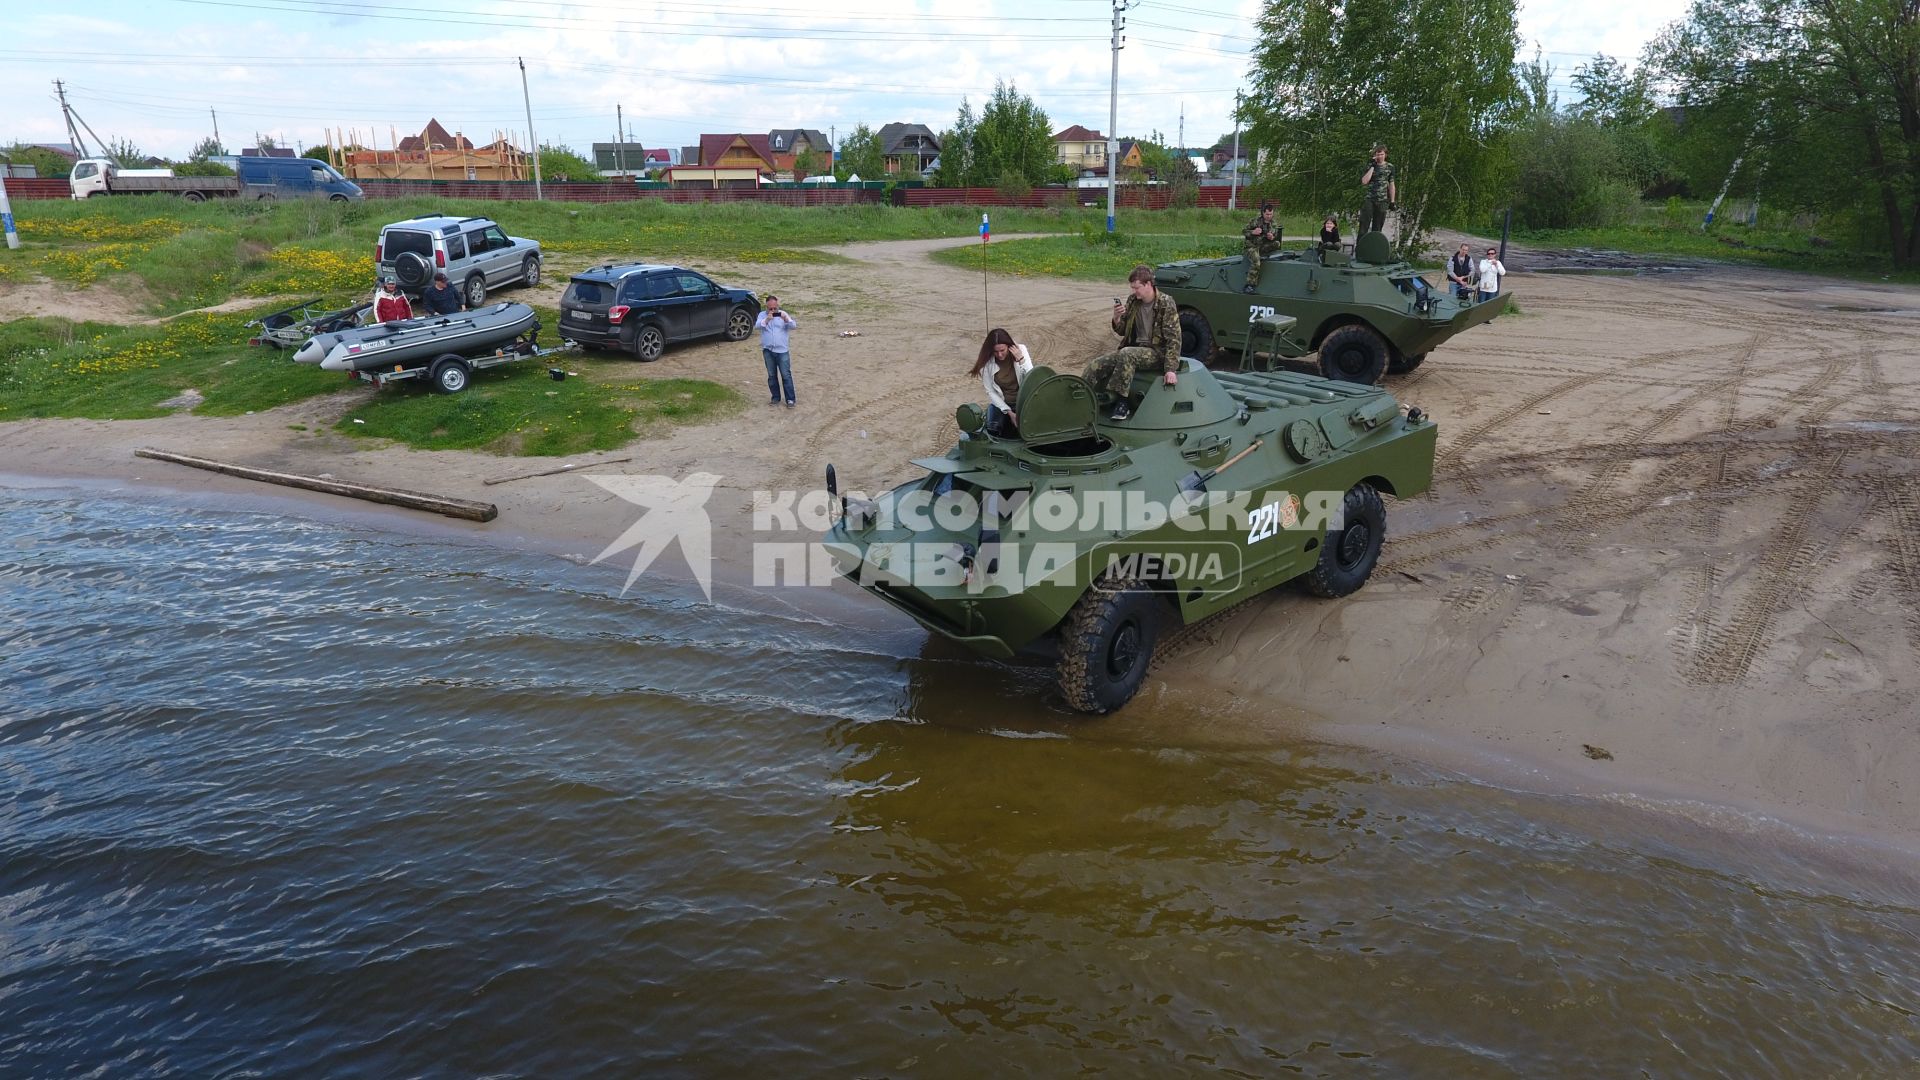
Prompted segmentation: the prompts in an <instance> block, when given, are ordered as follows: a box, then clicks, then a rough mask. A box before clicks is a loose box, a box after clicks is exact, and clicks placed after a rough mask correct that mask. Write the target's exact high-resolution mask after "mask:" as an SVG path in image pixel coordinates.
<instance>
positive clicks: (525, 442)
mask: <svg viewBox="0 0 1920 1080" xmlns="http://www.w3.org/2000/svg"><path fill="white" fill-rule="evenodd" d="M614 363H621V362H618V361H587V360H582V359H576V358H571V357H569V358H567V359H566V360H563V361H562V364H564V365H566V366H567V367H568V368H569V369H572V370H579V369H580V368H581V367H582V366H586V367H598V366H603V365H611V364H614ZM623 366H624V365H623ZM589 374H595V373H593V372H590V373H589ZM745 405H746V399H745V398H742V397H741V396H740V395H739V394H737V393H735V392H734V391H733V390H732V389H730V388H728V387H725V386H721V385H719V384H717V383H710V382H704V381H702V380H699V379H638V380H633V379H629V380H628V381H624V382H607V381H601V380H599V379H596V378H577V379H574V378H570V379H566V380H564V381H562V382H554V381H553V380H552V379H550V378H548V377H547V373H546V365H543V364H540V363H539V362H538V361H533V362H521V363H516V364H509V365H505V366H503V367H498V368H491V369H488V370H486V371H481V372H476V373H475V374H474V378H473V381H472V383H471V384H470V385H469V386H468V387H467V389H466V390H465V391H463V392H461V393H458V394H435V393H430V392H428V391H427V389H426V387H424V386H413V385H407V384H396V385H393V386H389V387H387V388H385V389H383V390H381V391H380V392H379V395H378V396H377V397H376V398H375V399H374V400H372V401H369V402H367V403H366V404H365V405H362V406H360V407H359V408H357V409H355V410H353V411H352V412H350V413H348V414H347V415H346V416H345V417H343V418H342V419H341V420H340V423H339V424H338V425H337V429H338V430H339V431H341V432H343V433H346V434H349V435H355V436H361V437H365V438H376V439H393V440H395V441H397V442H401V443H405V444H406V445H408V446H411V447H414V448H416V449H421V450H487V451H491V452H494V453H499V454H514V455H521V456H526V457H554V456H562V455H566V454H579V453H585V452H587V451H591V450H612V449H616V448H618V447H621V446H625V445H626V444H627V443H629V442H631V441H633V439H634V438H635V437H636V435H641V436H644V435H653V434H658V433H661V432H663V431H666V430H668V429H670V428H672V427H675V426H678V425H682V424H695V423H701V422H704V421H708V420H714V419H718V418H720V417H723V416H727V415H731V414H733V413H736V412H739V411H740V409H741V408H743V407H744V406H745Z"/></svg>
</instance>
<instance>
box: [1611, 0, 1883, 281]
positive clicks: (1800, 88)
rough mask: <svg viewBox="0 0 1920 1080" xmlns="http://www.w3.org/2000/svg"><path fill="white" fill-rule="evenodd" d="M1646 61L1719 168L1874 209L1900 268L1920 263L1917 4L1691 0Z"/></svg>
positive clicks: (1803, 199) (1834, 202)
mask: <svg viewBox="0 0 1920 1080" xmlns="http://www.w3.org/2000/svg"><path fill="white" fill-rule="evenodd" d="M1647 58H1648V60H1649V61H1650V62H1651V63H1652V65H1653V66H1655V67H1656V68H1657V69H1658V70H1659V72H1660V73H1661V75H1663V76H1664V77H1665V79H1666V80H1667V82H1668V84H1669V85H1670V87H1671V89H1672V91H1673V93H1674V96H1675V98H1676V99H1677V101H1678V102H1679V104H1681V105H1682V106H1683V107H1684V108H1685V109H1686V127H1687V128H1688V129H1690V130H1692V131H1693V132H1695V133H1696V134H1695V135H1694V136H1693V137H1694V138H1697V139H1699V140H1701V141H1702V142H1704V143H1709V144H1713V143H1717V145H1716V146H1715V150H1716V151H1717V153H1716V154H1715V155H1714V156H1717V157H1718V158H1720V159H1721V170H1717V171H1723V172H1725V173H1732V165H1733V162H1734V161H1735V160H1740V161H1741V162H1742V167H1743V169H1744V170H1745V171H1744V173H1743V174H1736V175H1743V176H1744V177H1745V178H1747V179H1746V180H1745V182H1746V183H1747V184H1748V185H1753V184H1754V183H1756V182H1757V181H1758V180H1759V178H1761V177H1764V178H1765V179H1764V182H1765V183H1766V184H1767V186H1768V189H1769V191H1770V192H1772V193H1773V197H1774V198H1776V199H1779V198H1785V199H1786V200H1788V201H1790V202H1792V203H1795V204H1797V205H1798V206H1799V207H1800V208H1803V209H1817V210H1822V211H1852V212H1856V213H1860V214H1862V215H1870V216H1871V217H1873V218H1875V219H1877V220H1878V221H1879V223H1880V226H1881V228H1880V230H1878V231H1879V232H1880V236H1879V237H1876V238H1875V239H1878V240H1879V242H1880V243H1882V244H1884V245H1885V249H1886V250H1887V251H1888V252H1890V253H1891V255H1892V257H1893V263H1894V265H1895V266H1897V267H1901V268H1907V267H1914V266H1920V5H1917V4H1915V3H1914V2H1912V0H1694V3H1693V5H1692V8H1691V10H1690V11H1689V12H1688V14H1687V17H1686V18H1685V19H1684V20H1682V21H1681V22H1679V23H1677V24H1675V25H1674V26H1672V27H1670V28H1669V29H1668V31H1667V32H1666V33H1665V34H1663V35H1662V36H1661V37H1660V38H1659V39H1657V40H1656V41H1655V43H1654V44H1653V45H1652V46H1650V47H1649V49H1648V53H1647ZM1716 186H1717V185H1716Z"/></svg>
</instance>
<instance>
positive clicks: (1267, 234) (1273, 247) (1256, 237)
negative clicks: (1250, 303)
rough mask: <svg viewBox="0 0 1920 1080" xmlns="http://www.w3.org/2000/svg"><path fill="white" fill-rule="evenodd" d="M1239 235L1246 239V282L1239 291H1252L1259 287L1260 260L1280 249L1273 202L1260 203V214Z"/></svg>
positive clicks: (1278, 226) (1278, 230) (1278, 227)
mask: <svg viewBox="0 0 1920 1080" xmlns="http://www.w3.org/2000/svg"><path fill="white" fill-rule="evenodd" d="M1240 235H1241V237H1242V238H1243V239H1245V241H1246V247H1245V248H1244V249H1243V253H1244V254H1245V256H1246V259H1247V283H1246V284H1245V285H1243V286H1241V288H1240V291H1241V292H1252V291H1254V290H1255V289H1257V288H1259V287H1260V260H1262V259H1265V258H1268V257H1270V256H1272V255H1273V253H1274V252H1276V251H1279V250H1280V223H1279V222H1277V221H1275V220H1273V204H1272V203H1261V204H1260V216H1259V217H1257V218H1254V219H1253V220H1252V221H1250V222H1248V223H1247V227H1246V228H1244V229H1241V230H1240Z"/></svg>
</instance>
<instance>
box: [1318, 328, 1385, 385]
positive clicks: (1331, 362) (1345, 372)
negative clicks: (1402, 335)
mask: <svg viewBox="0 0 1920 1080" xmlns="http://www.w3.org/2000/svg"><path fill="white" fill-rule="evenodd" d="M1391 352H1392V350H1391V349H1388V348H1387V342H1386V339H1384V338H1382V337H1381V336H1380V335H1379V334H1378V333H1375V332H1374V329H1373V327H1371V326H1365V325H1362V324H1360V323H1349V324H1348V325H1346V326H1342V327H1339V328H1338V329H1336V330H1334V331H1333V332H1332V333H1330V334H1328V335H1327V336H1326V337H1325V338H1323V339H1322V340H1321V342H1320V374H1322V375H1325V376H1326V377H1327V378H1329V379H1340V380H1342V381H1343V382H1351V383H1360V384H1362V385H1365V386H1372V385H1373V384H1374V383H1377V382H1379V381H1380V376H1382V375H1385V374H1386V373H1387V357H1388V355H1389V354H1390V353H1391Z"/></svg>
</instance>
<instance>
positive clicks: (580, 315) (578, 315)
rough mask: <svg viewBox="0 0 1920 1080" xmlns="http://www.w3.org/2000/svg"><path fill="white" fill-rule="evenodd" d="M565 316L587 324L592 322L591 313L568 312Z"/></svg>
mask: <svg viewBox="0 0 1920 1080" xmlns="http://www.w3.org/2000/svg"><path fill="white" fill-rule="evenodd" d="M567 314H569V315H572V316H573V317H574V318H576V319H585V320H587V321H588V322H592V321H593V312H591V311H569V312H567Z"/></svg>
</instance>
